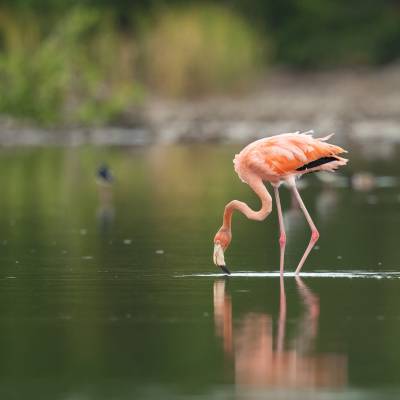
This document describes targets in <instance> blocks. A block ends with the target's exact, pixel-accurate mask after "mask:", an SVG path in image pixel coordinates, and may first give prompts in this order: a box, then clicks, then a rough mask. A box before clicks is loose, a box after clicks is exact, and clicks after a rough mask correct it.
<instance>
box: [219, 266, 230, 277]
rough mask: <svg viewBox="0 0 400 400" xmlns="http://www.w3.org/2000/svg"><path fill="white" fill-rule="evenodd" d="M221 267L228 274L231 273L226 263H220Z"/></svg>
mask: <svg viewBox="0 0 400 400" xmlns="http://www.w3.org/2000/svg"><path fill="white" fill-rule="evenodd" d="M219 267H220V268H221V269H222V271H224V272H225V273H226V274H227V275H230V274H231V271H229V269H228V268H227V267H226V266H225V265H219Z"/></svg>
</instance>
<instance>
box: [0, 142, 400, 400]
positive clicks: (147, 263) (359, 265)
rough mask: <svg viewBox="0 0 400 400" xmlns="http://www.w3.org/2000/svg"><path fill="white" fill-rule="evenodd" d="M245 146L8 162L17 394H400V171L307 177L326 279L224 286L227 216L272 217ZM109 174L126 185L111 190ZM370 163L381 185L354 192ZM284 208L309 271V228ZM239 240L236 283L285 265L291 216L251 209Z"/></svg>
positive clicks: (33, 155)
mask: <svg viewBox="0 0 400 400" xmlns="http://www.w3.org/2000/svg"><path fill="white" fill-rule="evenodd" d="M236 150H237V148H231V147H215V146H214V147H207V146H203V147H202V146H200V147H198V146H196V147H195V146H193V147H184V146H182V147H171V148H149V149H116V148H115V149H101V148H99V149H91V148H68V149H30V150H27V149H25V150H22V149H21V150H18V149H17V150H2V151H1V152H0V181H1V185H2V186H1V187H2V191H1V193H2V194H1V196H0V210H1V213H0V349H1V353H0V354H1V361H0V396H1V399H43V400H45V399H79V400H81V399H83V400H86V399H230V398H235V399H250V398H251V399H252V398H260V399H261V398H262V399H292V398H293V399H303V398H304V399H310V398H311V399H313V398H315V399H365V398H371V399H376V398H379V399H391V398H398V396H399V394H400V347H399V346H398V342H399V337H400V279H399V277H398V276H397V275H396V274H395V272H400V251H399V236H398V227H399V226H400V185H399V184H398V181H397V178H400V177H399V176H396V171H397V173H398V169H396V167H397V164H398V163H397V161H396V160H379V161H376V162H367V161H366V160H364V159H363V158H362V157H361V156H359V155H357V154H354V155H353V158H352V161H353V162H352V163H350V164H349V166H348V167H346V168H344V169H343V170H342V173H343V175H342V177H341V178H340V179H337V180H335V181H334V182H331V183H327V182H323V181H321V179H320V178H318V177H317V176H309V177H307V178H306V179H303V180H302V181H303V184H304V183H307V185H306V186H305V187H304V188H302V189H301V193H302V194H303V197H304V201H305V203H306V204H307V205H308V206H309V209H310V212H311V214H312V216H313V217H314V219H315V223H316V225H317V226H318V228H319V230H320V234H321V238H320V241H319V242H318V247H317V248H316V249H315V250H313V251H312V253H311V255H310V258H309V260H308V261H307V263H306V265H305V267H304V272H305V273H307V272H308V273H309V272H316V271H317V272H318V273H319V274H320V275H317V276H313V275H312V276H310V275H307V274H305V275H304V277H303V278H302V279H301V280H297V281H296V280H295V279H294V277H292V276H288V277H286V278H285V280H284V283H283V282H282V284H284V286H281V285H280V281H279V278H278V277H275V276H271V275H268V274H265V275H263V276H254V275H253V276H252V275H248V276H243V275H237V276H232V277H230V278H223V277H222V276H215V274H216V273H218V271H217V270H216V268H215V267H214V266H213V265H212V260H211V253H212V238H213V235H214V234H215V231H216V230H217V228H218V227H219V225H220V222H221V215H222V214H221V213H222V211H223V208H224V205H225V204H226V203H227V202H228V201H229V200H231V199H234V198H237V199H241V200H243V201H247V202H248V203H249V205H250V206H252V207H253V208H258V207H259V203H258V200H257V198H256V197H255V196H254V194H253V193H252V192H251V190H250V189H249V188H248V187H247V186H246V185H244V184H242V183H241V182H240V180H239V179H238V178H237V176H236V175H235V174H234V172H233V168H232V161H231V160H232V155H233V154H234V153H235V151H236ZM102 162H106V163H108V165H110V167H111V168H112V171H113V174H114V175H115V178H116V179H115V182H114V184H113V185H112V186H111V187H104V186H99V185H98V184H97V183H96V179H95V171H96V168H97V167H98V166H99V165H100V164H101V163H102ZM366 168H368V170H369V171H370V172H373V173H374V174H375V176H379V177H380V178H379V179H376V178H373V179H372V183H371V185H370V186H371V188H365V190H363V191H360V190H355V189H354V188H351V187H350V185H349V182H350V181H349V177H350V176H351V175H352V174H354V173H356V172H359V171H363V170H365V169H366ZM387 175H391V176H392V177H393V176H394V178H391V179H387V178H382V177H383V176H387ZM367 189H368V190H367ZM281 196H282V200H283V207H284V209H285V223H286V225H287V234H288V243H287V262H286V268H287V270H288V271H293V270H294V269H295V267H296V263H297V262H298V260H299V258H300V256H301V254H302V252H303V251H304V249H305V247H306V245H307V243H308V239H309V231H308V228H307V226H306V224H305V221H304V218H303V217H302V215H301V214H300V213H299V211H298V210H297V209H296V208H295V207H294V206H293V204H292V200H291V198H290V196H289V194H288V192H287V190H286V189H285V188H283V189H282V195H281ZM233 234H234V237H233V241H232V245H231V248H230V250H229V252H228V253H227V255H226V258H227V261H228V262H229V266H230V268H231V270H232V271H233V272H239V271H246V272H271V271H277V269H278V265H279V246H278V222H277V215H276V209H275V208H274V211H273V213H272V214H271V216H270V217H269V218H268V219H267V220H266V221H264V222H261V223H260V222H255V221H248V220H246V219H245V218H244V217H243V216H241V215H235V217H234V227H233ZM356 271H358V275H357V274H354V273H355V272H356ZM338 272H341V273H344V275H340V274H339V275H335V274H333V275H330V274H331V273H338ZM364 272H369V273H370V275H365V274H364V275H363V273H364ZM387 272H390V273H389V274H387ZM199 275H202V276H199ZM340 276H342V277H340ZM283 289H284V292H283ZM283 294H285V297H284V296H283ZM285 306H286V313H285Z"/></svg>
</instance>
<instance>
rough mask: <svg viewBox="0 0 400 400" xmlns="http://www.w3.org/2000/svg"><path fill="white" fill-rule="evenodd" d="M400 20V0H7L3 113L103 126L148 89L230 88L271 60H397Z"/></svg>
mask: <svg viewBox="0 0 400 400" xmlns="http://www.w3.org/2000/svg"><path fill="white" fill-rule="evenodd" d="M399 22H400V7H399V5H398V2H396V1H394V0H382V1H379V2H377V1H375V0H365V1H361V0H348V1H344V0H338V1H330V0H280V1H273V0H264V1H262V0H224V1H214V2H207V1H199V0H191V1H183V0H169V1H168V0H141V1H134V2H132V1H128V0H80V1H78V0H3V1H2V5H1V7H0V90H1V92H2V96H1V97H0V112H1V113H6V114H10V115H13V116H16V117H28V118H31V119H34V120H36V121H38V122H40V123H58V124H59V123H64V124H75V123H78V124H93V123H97V124H104V123H108V122H113V121H114V120H118V119H119V118H120V117H121V115H122V114H123V113H125V112H127V111H129V109H130V107H132V106H134V105H135V104H137V103H141V102H142V101H143V99H144V95H145V93H147V92H154V93H156V94H160V93H161V94H165V95H172V96H187V95H193V94H195V95H199V94H207V93H210V92H213V91H221V90H232V89H235V88H237V87H241V86H244V85H243V84H245V83H248V82H249V81H250V80H251V79H250V78H254V77H256V76H257V72H258V71H260V70H261V69H262V68H264V67H266V66H267V65H268V64H277V65H286V66H290V67H293V68H321V67H323V68H333V67H343V66H355V65H356V66H358V65H379V64H384V63H389V62H393V61H395V60H397V59H398V58H399V56H400V47H399V46H398V43H399V42H400V23H399Z"/></svg>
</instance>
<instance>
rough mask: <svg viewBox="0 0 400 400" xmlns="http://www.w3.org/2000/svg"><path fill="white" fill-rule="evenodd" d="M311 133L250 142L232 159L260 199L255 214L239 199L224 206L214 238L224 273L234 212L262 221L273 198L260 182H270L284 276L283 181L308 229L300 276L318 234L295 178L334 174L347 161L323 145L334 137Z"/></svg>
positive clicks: (217, 262) (338, 150) (216, 258)
mask: <svg viewBox="0 0 400 400" xmlns="http://www.w3.org/2000/svg"><path fill="white" fill-rule="evenodd" d="M312 133H313V131H308V132H303V133H300V132H295V133H283V134H281V135H276V136H271V137H268V138H264V139H260V140H257V141H255V142H253V143H250V144H249V145H247V146H246V147H245V148H244V149H243V150H242V151H241V152H240V153H239V154H236V156H235V159H234V160H233V163H234V165H235V171H236V173H237V174H238V175H239V178H240V179H241V180H242V181H243V182H244V183H247V184H248V185H249V186H250V187H251V188H252V189H253V190H254V192H255V193H256V194H257V196H258V197H259V198H260V200H261V209H260V210H259V211H254V210H252V209H251V208H250V207H249V206H248V205H247V204H246V203H243V202H241V201H238V200H232V201H231V202H229V203H228V204H227V205H226V206H225V211H224V217H223V223H222V226H221V228H220V229H219V230H218V232H217V234H216V235H215V237H214V255H213V259H214V264H215V265H216V266H218V267H220V268H221V269H222V270H223V271H224V272H225V273H227V274H230V271H229V269H228V268H227V267H226V264H225V258H224V252H225V251H226V249H227V248H228V246H229V244H230V242H231V240H232V232H231V224H232V214H233V211H234V210H238V211H240V212H241V213H243V214H244V215H245V216H246V217H247V218H249V219H253V220H256V221H262V220H264V219H265V218H266V217H267V216H268V215H269V213H270V212H271V210H272V198H271V196H270V194H269V193H268V191H267V189H266V187H265V185H264V183H263V182H264V181H269V182H270V183H271V185H272V186H273V188H274V193H275V200H276V206H277V209H278V219H279V228H280V237H279V245H280V265H279V269H280V274H281V275H283V269H284V257H285V246H286V233H285V227H284V225H283V217H282V208H281V202H280V199H279V186H280V184H281V183H282V182H286V183H287V184H288V186H289V187H290V189H291V190H292V191H293V195H294V197H295V199H296V200H297V202H298V203H299V206H300V208H301V210H302V211H303V213H304V215H305V218H306V220H307V222H308V224H309V226H310V228H311V239H310V242H309V244H308V246H307V248H306V250H305V252H304V254H303V256H302V258H301V259H300V262H299V264H298V266H297V268H296V275H297V274H299V272H300V270H301V268H302V267H303V265H304V262H305V261H306V259H307V256H308V254H309V253H310V251H311V249H312V248H313V247H314V245H315V243H316V242H317V240H318V238H319V232H318V230H317V227H316V226H315V224H314V222H313V220H312V219H311V216H310V214H309V213H308V211H307V208H306V206H305V205H304V203H303V200H302V198H301V197H300V194H299V192H298V190H297V188H296V178H297V177H300V176H301V175H303V174H306V173H309V172H315V171H322V170H325V171H334V170H335V169H337V168H338V167H339V166H341V165H345V164H346V163H347V161H348V160H347V159H345V158H342V157H339V156H338V154H341V153H346V150H343V149H342V148H341V147H339V146H335V145H333V144H329V143H326V141H327V140H329V139H330V138H331V136H332V135H333V134H331V135H329V136H326V137H324V138H313V137H312V135H311V134H312Z"/></svg>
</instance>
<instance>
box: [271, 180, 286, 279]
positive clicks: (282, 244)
mask: <svg viewBox="0 0 400 400" xmlns="http://www.w3.org/2000/svg"><path fill="white" fill-rule="evenodd" d="M274 192H275V200H276V208H277V210H278V219H279V230H280V236H279V246H280V248H281V254H280V262H279V271H280V274H281V276H282V275H283V269H284V262H285V247H286V233H285V226H284V225H283V215H282V207H281V200H280V198H279V189H278V186H274Z"/></svg>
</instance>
